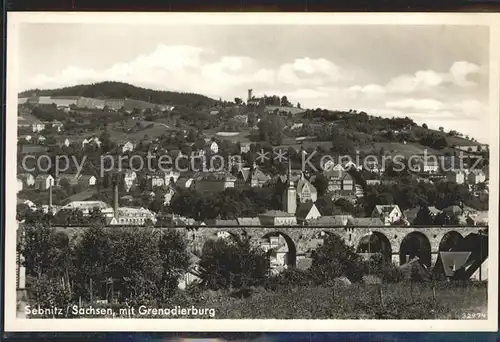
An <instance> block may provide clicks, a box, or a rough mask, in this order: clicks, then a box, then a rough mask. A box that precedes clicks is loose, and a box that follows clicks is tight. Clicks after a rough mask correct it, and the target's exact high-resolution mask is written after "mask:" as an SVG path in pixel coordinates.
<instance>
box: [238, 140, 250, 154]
mask: <svg viewBox="0 0 500 342" xmlns="http://www.w3.org/2000/svg"><path fill="white" fill-rule="evenodd" d="M251 145H252V144H251V143H249V142H240V153H247V152H250V146H251Z"/></svg>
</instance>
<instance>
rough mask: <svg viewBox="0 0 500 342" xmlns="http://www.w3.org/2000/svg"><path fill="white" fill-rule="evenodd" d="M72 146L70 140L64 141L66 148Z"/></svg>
mask: <svg viewBox="0 0 500 342" xmlns="http://www.w3.org/2000/svg"><path fill="white" fill-rule="evenodd" d="M70 144H71V142H70V141H69V139H68V138H66V139H64V141H63V142H62V144H61V145H62V146H66V147H69V145H70Z"/></svg>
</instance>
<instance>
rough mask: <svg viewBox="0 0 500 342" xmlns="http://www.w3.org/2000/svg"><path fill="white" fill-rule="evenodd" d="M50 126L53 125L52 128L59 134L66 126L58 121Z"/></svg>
mask: <svg viewBox="0 0 500 342" xmlns="http://www.w3.org/2000/svg"><path fill="white" fill-rule="evenodd" d="M50 124H51V126H52V128H53V129H55V130H56V131H57V132H62V130H63V128H64V124H63V123H62V122H61V121H58V120H54V121H52V122H51V123H50Z"/></svg>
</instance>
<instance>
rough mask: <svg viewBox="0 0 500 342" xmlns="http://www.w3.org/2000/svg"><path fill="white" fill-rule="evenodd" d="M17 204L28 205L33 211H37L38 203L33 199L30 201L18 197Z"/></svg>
mask: <svg viewBox="0 0 500 342" xmlns="http://www.w3.org/2000/svg"><path fill="white" fill-rule="evenodd" d="M17 205H26V206H28V208H30V209H31V210H32V211H36V210H37V207H36V204H35V203H33V202H32V201H30V200H25V199H21V198H18V199H17Z"/></svg>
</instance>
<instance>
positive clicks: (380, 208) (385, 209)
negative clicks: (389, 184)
mask: <svg viewBox="0 0 500 342" xmlns="http://www.w3.org/2000/svg"><path fill="white" fill-rule="evenodd" d="M396 208H398V209H399V207H398V206H397V205H396V204H384V205H376V206H375V209H374V210H376V212H377V213H378V214H379V215H388V214H390V213H391V212H392V211H393V210H394V209H396Z"/></svg>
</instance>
